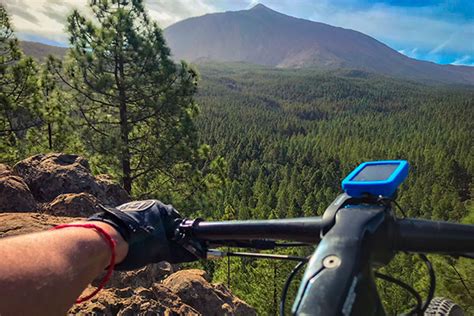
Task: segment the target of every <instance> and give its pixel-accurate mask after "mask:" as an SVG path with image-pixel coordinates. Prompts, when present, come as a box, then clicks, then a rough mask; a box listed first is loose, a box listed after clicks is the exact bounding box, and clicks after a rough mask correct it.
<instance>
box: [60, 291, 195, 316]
mask: <svg viewBox="0 0 474 316" xmlns="http://www.w3.org/2000/svg"><path fill="white" fill-rule="evenodd" d="M93 289H94V288H93V287H90V288H89V289H88V290H86V291H85V293H87V292H88V291H92V290H93ZM83 295H84V294H83ZM68 314H69V315H77V314H80V315H119V316H132V315H150V316H151V315H170V316H171V315H199V313H198V312H197V311H196V310H194V309H193V308H192V307H191V306H189V305H186V304H185V303H183V301H182V300H181V299H180V298H179V297H178V296H177V295H176V294H174V293H172V292H171V291H170V290H169V289H167V288H165V287H163V286H161V285H159V284H156V285H155V286H153V287H152V288H151V289H147V288H144V287H139V288H135V289H132V288H124V289H104V290H102V291H100V292H99V293H98V294H97V296H95V297H94V298H92V299H91V300H90V301H86V302H84V303H82V304H78V305H74V306H73V307H72V308H71V309H70V310H69V312H68Z"/></svg>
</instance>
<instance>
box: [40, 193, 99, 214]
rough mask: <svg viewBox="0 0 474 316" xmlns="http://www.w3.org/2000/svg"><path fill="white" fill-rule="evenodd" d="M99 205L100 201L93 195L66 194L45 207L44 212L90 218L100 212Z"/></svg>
mask: <svg viewBox="0 0 474 316" xmlns="http://www.w3.org/2000/svg"><path fill="white" fill-rule="evenodd" d="M99 204H100V201H99V199H97V198H96V197H95V196H93V195H92V194H89V193H66V194H61V195H58V196H57V197H56V198H55V199H54V200H53V201H52V202H50V203H48V204H47V205H45V206H44V208H43V211H44V213H46V214H50V215H56V216H73V217H89V216H91V215H92V214H95V213H97V212H100V208H99Z"/></svg>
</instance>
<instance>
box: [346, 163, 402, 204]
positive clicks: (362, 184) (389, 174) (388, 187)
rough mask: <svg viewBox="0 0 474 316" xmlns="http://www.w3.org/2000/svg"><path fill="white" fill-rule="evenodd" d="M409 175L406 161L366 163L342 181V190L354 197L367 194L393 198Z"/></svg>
mask: <svg viewBox="0 0 474 316" xmlns="http://www.w3.org/2000/svg"><path fill="white" fill-rule="evenodd" d="M407 175H408V162H407V161H405V160H383V161H371V162H364V163H363V164H361V165H360V166H358V167H357V168H356V169H355V170H354V171H352V172H351V173H350V174H349V175H348V176H347V177H346V178H345V179H344V180H343V181H342V188H343V190H344V191H345V192H346V193H347V194H349V195H350V196H353V197H362V196H364V195H367V194H368V195H375V196H380V195H381V196H384V197H391V196H392V195H393V194H394V193H395V191H396V190H397V188H398V186H399V185H400V183H402V182H403V180H404V179H405V178H406V176H407Z"/></svg>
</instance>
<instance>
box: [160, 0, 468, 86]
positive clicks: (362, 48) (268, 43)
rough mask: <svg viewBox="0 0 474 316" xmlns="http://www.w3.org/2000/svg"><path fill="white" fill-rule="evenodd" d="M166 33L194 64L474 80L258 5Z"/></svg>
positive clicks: (462, 71)
mask: <svg viewBox="0 0 474 316" xmlns="http://www.w3.org/2000/svg"><path fill="white" fill-rule="evenodd" d="M164 34H165V37H166V40H167V43H168V45H169V46H170V48H171V51H172V53H173V54H174V56H175V58H177V59H184V60H187V61H192V62H200V61H219V62H247V63H252V64H259V65H266V66H272V67H281V68H307V67H310V68H323V69H337V68H349V69H360V70H365V71H369V72H375V73H380V74H386V75H390V76H395V77H400V78H409V79H416V80H423V81H427V82H445V83H457V84H474V67H467V66H452V65H438V64H434V63H431V62H426V61H419V60H415V59H411V58H409V57H407V56H405V55H402V54H400V53H398V52H397V51H395V50H393V49H391V48H390V47H388V46H386V45H385V44H383V43H381V42H379V41H377V40H375V39H374V38H371V37H370V36H367V35H365V34H362V33H360V32H357V31H354V30H349V29H344V28H340V27H333V26H330V25H327V24H323V23H318V22H313V21H308V20H304V19H298V18H294V17H291V16H287V15H284V14H281V13H279V12H276V11H274V10H271V9H269V8H267V7H265V6H264V5H261V4H259V5H257V6H255V7H254V8H252V9H250V10H242V11H235V12H231V11H229V12H224V13H215V14H207V15H204V16H200V17H194V18H190V19H186V20H184V21H180V22H178V23H176V24H174V25H171V26H170V27H168V28H167V29H165V31H164Z"/></svg>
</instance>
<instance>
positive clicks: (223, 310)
mask: <svg viewBox="0 0 474 316" xmlns="http://www.w3.org/2000/svg"><path fill="white" fill-rule="evenodd" d="M80 219H81V218H74V219H73V218H71V217H64V216H52V215H48V214H39V213H2V214H0V238H3V237H8V236H14V235H20V234H26V233H32V232H37V231H44V230H48V229H49V228H51V227H53V226H54V225H58V224H61V223H67V222H71V221H73V220H80ZM176 270H177V267H176V266H173V265H170V264H168V263H165V262H161V263H157V264H153V265H148V266H146V267H144V268H142V269H138V270H134V271H127V272H122V271H115V272H114V274H113V277H112V279H111V280H110V281H109V283H108V284H107V285H106V288H105V289H103V290H102V291H100V292H99V294H98V295H97V296H95V297H94V298H92V299H91V300H90V301H86V302H84V303H82V304H77V305H74V306H73V307H72V308H71V309H70V311H69V314H70V315H78V314H79V315H127V316H128V315H256V313H255V310H253V309H252V308H251V307H250V306H249V305H247V304H246V303H245V302H243V301H242V300H240V299H239V298H237V297H235V296H234V295H233V294H232V293H231V292H230V291H229V290H228V289H227V288H226V287H225V286H223V285H219V284H217V285H214V284H211V283H210V280H209V277H208V276H207V274H206V273H205V272H204V271H202V270H181V271H177V272H175V271H176ZM99 280H100V277H99V278H98V279H97V280H96V281H94V282H92V285H91V286H89V288H88V289H86V290H85V292H84V294H83V295H85V294H87V293H89V292H90V291H93V290H94V289H95V286H97V285H98V282H99Z"/></svg>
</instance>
